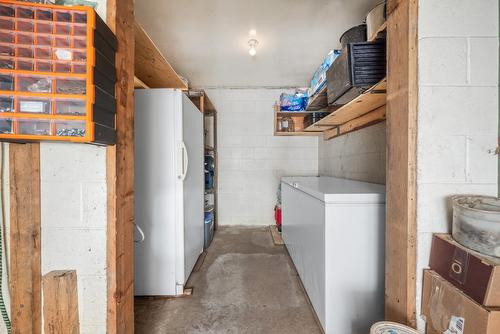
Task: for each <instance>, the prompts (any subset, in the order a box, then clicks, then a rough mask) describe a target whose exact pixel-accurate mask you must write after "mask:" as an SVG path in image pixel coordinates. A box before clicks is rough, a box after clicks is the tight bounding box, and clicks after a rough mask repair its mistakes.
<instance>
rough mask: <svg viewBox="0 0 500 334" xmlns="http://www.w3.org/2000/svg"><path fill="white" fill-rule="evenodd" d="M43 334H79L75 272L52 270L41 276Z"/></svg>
mask: <svg viewBox="0 0 500 334" xmlns="http://www.w3.org/2000/svg"><path fill="white" fill-rule="evenodd" d="M43 327H44V330H45V331H44V332H45V334H62V333H67V334H79V333H80V321H79V318H78V288H77V282H76V270H54V271H51V272H49V273H48V274H45V275H43Z"/></svg>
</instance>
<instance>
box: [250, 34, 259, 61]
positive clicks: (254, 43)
mask: <svg viewBox="0 0 500 334" xmlns="http://www.w3.org/2000/svg"><path fill="white" fill-rule="evenodd" d="M257 45H259V41H258V40H256V39H255V38H252V39H250V40H249V41H248V46H249V47H250V49H249V50H248V54H249V55H250V56H252V57H254V56H255V55H256V54H257Z"/></svg>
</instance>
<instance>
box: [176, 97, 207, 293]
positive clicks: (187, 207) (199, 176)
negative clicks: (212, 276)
mask: <svg viewBox="0 0 500 334" xmlns="http://www.w3.org/2000/svg"><path fill="white" fill-rule="evenodd" d="M182 104H183V110H182V115H183V131H184V144H185V145H186V149H187V156H188V161H189V162H188V164H187V174H186V179H185V181H184V259H185V261H184V268H183V272H184V278H183V280H182V281H179V282H178V284H179V283H182V284H184V283H186V281H187V279H188V278H189V275H190V274H191V271H192V270H193V267H194V265H195V264H196V261H197V260H198V257H199V255H200V254H201V253H202V252H203V242H204V233H205V229H204V188H205V174H204V160H205V148H204V145H203V114H202V113H201V112H200V110H199V109H198V108H196V107H195V105H194V104H193V102H191V100H190V99H189V98H188V97H187V96H186V95H184V94H183V95H182Z"/></svg>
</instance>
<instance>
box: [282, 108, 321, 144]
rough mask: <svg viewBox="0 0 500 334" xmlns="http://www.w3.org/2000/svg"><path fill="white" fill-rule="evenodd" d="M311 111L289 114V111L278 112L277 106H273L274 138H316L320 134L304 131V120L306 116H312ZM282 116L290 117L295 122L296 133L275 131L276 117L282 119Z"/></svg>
mask: <svg viewBox="0 0 500 334" xmlns="http://www.w3.org/2000/svg"><path fill="white" fill-rule="evenodd" d="M312 113H313V112H312V111H296V112H293V111H292V112H289V111H280V110H279V106H278V105H275V106H274V135H275V136H317V135H319V134H321V132H312V131H308V132H306V131H304V129H303V127H304V118H305V117H306V116H307V115H310V114H312ZM283 116H289V117H291V118H292V119H293V120H294V122H295V128H297V130H298V131H294V132H279V131H277V129H278V117H283Z"/></svg>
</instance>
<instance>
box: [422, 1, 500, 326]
mask: <svg viewBox="0 0 500 334" xmlns="http://www.w3.org/2000/svg"><path fill="white" fill-rule="evenodd" d="M498 22H499V17H498V1H497V0H481V1H465V0H461V1H456V0H443V1H433V0H420V1H419V21H418V26H419V30H418V42H419V115H418V146H417V229H418V235H417V242H418V243H417V320H418V328H419V329H420V330H421V331H423V330H424V328H425V323H424V321H423V320H422V319H421V318H420V317H419V316H418V315H420V304H421V291H422V270H423V268H426V267H428V261H429V253H430V243H431V237H432V234H433V233H435V232H451V225H450V224H451V206H450V203H449V197H450V196H451V195H453V194H483V195H496V194H497V156H495V155H493V154H492V153H491V151H492V150H494V149H495V147H496V145H497V136H498V45H499V44H498V29H499V27H498Z"/></svg>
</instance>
